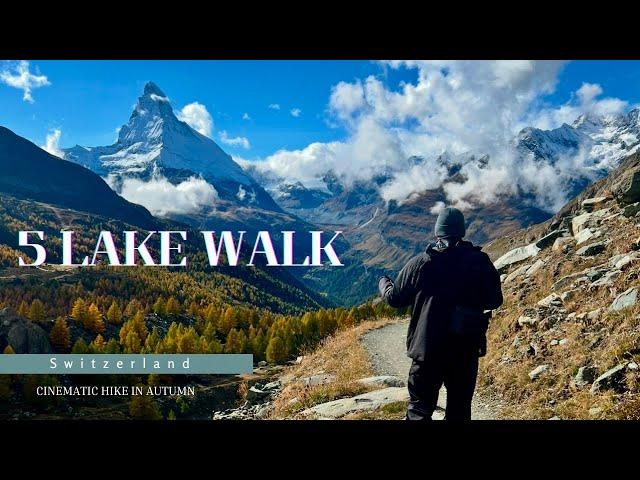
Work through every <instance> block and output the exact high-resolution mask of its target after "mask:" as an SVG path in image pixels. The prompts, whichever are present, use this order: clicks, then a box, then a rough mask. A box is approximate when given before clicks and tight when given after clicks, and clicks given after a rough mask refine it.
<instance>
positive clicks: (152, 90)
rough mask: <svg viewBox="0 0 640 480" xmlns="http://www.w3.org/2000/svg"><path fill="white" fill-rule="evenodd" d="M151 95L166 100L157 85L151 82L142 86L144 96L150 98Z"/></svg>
mask: <svg viewBox="0 0 640 480" xmlns="http://www.w3.org/2000/svg"><path fill="white" fill-rule="evenodd" d="M151 95H156V96H158V97H165V98H166V95H165V94H164V92H163V91H162V90H160V87H159V86H158V85H156V84H155V83H153V82H147V83H146V84H145V86H144V96H151Z"/></svg>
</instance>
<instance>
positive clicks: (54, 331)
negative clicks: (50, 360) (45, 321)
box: [49, 317, 71, 352]
mask: <svg viewBox="0 0 640 480" xmlns="http://www.w3.org/2000/svg"><path fill="white" fill-rule="evenodd" d="M49 338H50V339H51V344H52V345H53V346H54V347H56V349H57V350H59V351H61V352H66V351H68V350H69V348H70V347H71V332H70V331H69V326H68V325H67V321H66V320H65V319H64V318H63V317H58V318H57V319H56V321H55V323H54V324H53V327H51V332H50V333H49Z"/></svg>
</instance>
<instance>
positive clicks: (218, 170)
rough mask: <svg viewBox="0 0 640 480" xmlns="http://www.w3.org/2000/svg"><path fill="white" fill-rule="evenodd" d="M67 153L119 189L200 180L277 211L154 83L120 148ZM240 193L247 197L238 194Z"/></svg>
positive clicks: (121, 134) (80, 148)
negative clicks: (143, 182)
mask: <svg viewBox="0 0 640 480" xmlns="http://www.w3.org/2000/svg"><path fill="white" fill-rule="evenodd" d="M64 153H65V158H66V159H68V160H70V161H73V162H76V163H79V164H80V165H83V166H84V167H86V168H89V169H90V170H93V171H94V172H96V173H98V174H100V175H102V176H104V177H109V178H110V179H111V184H112V185H114V186H115V188H118V186H121V185H122V184H123V182H124V181H126V179H127V178H134V179H151V178H157V177H158V175H161V176H163V177H165V178H166V179H167V180H168V181H170V182H172V183H174V184H179V183H180V182H181V181H183V180H184V179H186V178H189V177H192V176H198V177H201V178H203V179H204V180H206V181H207V182H209V183H211V184H212V185H213V186H214V187H215V189H216V191H218V192H219V193H220V196H221V198H225V197H226V198H227V199H228V200H229V201H232V202H235V203H241V204H243V205H244V204H246V205H254V206H261V204H264V205H263V206H266V207H267V208H273V207H274V206H275V203H274V202H273V200H272V199H270V198H269V197H268V195H267V194H266V192H264V190H262V188H261V187H260V186H259V185H258V184H257V183H256V181H255V180H254V179H253V178H252V177H251V175H250V174H249V173H248V172H246V171H245V170H243V169H242V168H241V167H240V165H238V164H237V163H236V162H235V161H234V160H233V159H232V158H231V156H230V155H228V154H227V153H226V152H225V151H224V150H222V149H221V148H220V147H219V146H218V145H217V144H216V143H215V142H214V141H213V140H212V139H211V138H209V137H206V136H204V135H202V134H200V133H199V132H197V131H196V130H194V129H193V128H191V127H190V126H189V125H187V124H186V123H185V122H183V121H181V120H179V119H178V118H177V117H176V115H175V113H174V111H173V107H172V106H171V103H170V100H169V97H168V96H167V95H165V93H164V92H163V91H162V90H161V89H160V88H159V87H158V86H157V85H156V84H154V83H153V82H149V83H147V84H146V85H145V87H144V92H143V94H142V96H140V97H139V98H138V101H137V103H136V105H135V107H134V109H133V112H132V113H131V116H130V118H129V121H128V122H127V123H126V124H124V125H123V126H122V127H121V128H120V130H119V133H118V140H117V141H116V143H114V144H113V145H109V146H103V147H92V148H88V147H84V146H79V145H76V146H75V147H73V148H69V149H66V150H64ZM240 187H242V188H240ZM239 191H242V192H246V193H245V194H240V195H238V192H239ZM276 208H277V207H276Z"/></svg>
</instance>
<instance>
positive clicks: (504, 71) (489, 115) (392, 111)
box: [253, 60, 628, 209]
mask: <svg viewBox="0 0 640 480" xmlns="http://www.w3.org/2000/svg"><path fill="white" fill-rule="evenodd" d="M384 66H385V68H392V69H404V70H406V71H407V72H408V73H413V74H415V77H414V79H412V80H409V81H405V82H403V83H400V84H399V85H389V84H387V83H386V80H385V79H384V78H379V77H377V76H373V75H372V76H369V77H368V78H365V79H357V80H355V81H353V82H340V83H338V84H336V85H335V86H334V87H333V88H332V90H331V92H330V97H329V112H330V115H331V117H332V118H331V121H332V122H333V123H336V124H337V125H338V126H341V127H342V128H343V129H344V130H345V131H346V132H347V137H346V138H345V139H344V140H343V141H340V142H331V143H312V144H310V145H308V146H307V147H305V148H302V149H299V150H280V151H278V152H276V153H274V154H273V155H270V156H268V157H267V158H265V159H263V160H262V161H257V162H255V163H254V167H253V168H255V169H256V170H258V173H260V174H262V175H264V176H265V177H269V176H270V175H275V176H278V177H281V178H283V179H285V180H288V181H301V182H302V183H303V184H305V185H306V186H308V187H314V186H322V185H323V182H322V180H321V176H322V175H324V174H325V173H326V172H328V171H332V172H334V173H335V174H336V175H337V176H338V177H339V178H341V179H342V180H343V181H344V182H346V183H347V184H349V183H350V182H353V181H357V180H367V179H371V178H372V177H373V176H375V175H381V174H386V175H387V176H388V177H390V180H389V181H388V182H386V183H385V184H384V185H383V186H382V187H381V188H380V191H381V194H382V195H383V196H384V198H386V199H387V200H391V199H394V200H397V201H403V200H405V199H406V198H408V197H410V196H411V195H412V194H415V193H416V192H418V191H421V190H424V189H427V188H436V187H438V186H443V188H444V190H445V193H446V194H447V195H448V200H450V201H452V202H457V204H458V205H459V206H465V205H469V204H470V203H469V202H485V203H489V202H492V201H495V200H496V199H497V198H498V197H500V196H501V195H509V194H512V193H516V192H522V191H524V192H527V193H531V194H533V195H534V196H535V198H536V199H537V201H538V202H539V204H540V206H543V207H545V208H549V209H552V208H556V207H557V206H558V204H559V202H562V199H563V198H564V195H565V194H566V191H567V185H568V184H569V182H570V180H571V178H574V177H575V175H576V172H575V170H572V169H575V166H576V163H575V162H576V160H575V159H563V160H557V161H556V162H555V163H554V164H553V165H552V164H550V163H544V162H542V163H541V162H540V161H534V159H531V158H522V155H517V153H516V152H514V151H513V145H512V140H513V138H514V136H515V135H516V134H517V133H518V131H519V130H520V129H522V128H523V127H525V126H530V125H533V126H538V127H540V128H547V129H548V128H555V127H558V126H560V125H562V123H564V122H567V123H571V122H573V121H574V120H575V119H576V117H578V116H579V115H580V114H583V113H595V114H599V115H602V114H605V115H606V114H614V113H619V112H621V111H624V110H625V109H626V108H628V104H627V102H624V101H623V100H620V99H617V98H606V97H605V98H602V95H603V92H602V88H601V87H600V86H599V85H593V84H584V85H583V86H582V87H581V88H580V89H579V90H578V91H577V92H575V93H574V95H572V97H571V98H570V99H569V100H568V101H567V102H566V103H565V104H563V105H560V106H549V105H548V103H546V102H545V99H546V96H547V95H549V94H550V93H553V92H554V91H555V88H556V84H557V82H558V75H559V73H560V71H561V70H562V68H563V66H564V62H559V61H528V60H523V61H390V62H384ZM444 152H447V154H449V155H451V156H453V157H458V158H462V157H464V155H465V154H467V153H468V152H474V153H476V154H478V155H485V154H486V155H489V162H488V164H487V165H481V164H479V163H478V162H475V161H470V162H463V163H465V164H464V166H462V170H461V173H462V174H463V175H465V176H466V177H467V180H466V181H464V182H462V183H444V184H443V182H444V180H445V179H446V177H447V174H446V171H445V169H444V168H443V166H442V164H441V163H439V162H438V161H437V159H438V157H439V156H440V155H442V154H443V153H444ZM412 156H418V157H421V158H422V160H421V161H418V162H416V161H412V162H411V161H409V158H410V157H412ZM468 157H469V155H467V157H466V158H468ZM584 161H585V160H584V159H581V160H579V161H578V163H580V162H584Z"/></svg>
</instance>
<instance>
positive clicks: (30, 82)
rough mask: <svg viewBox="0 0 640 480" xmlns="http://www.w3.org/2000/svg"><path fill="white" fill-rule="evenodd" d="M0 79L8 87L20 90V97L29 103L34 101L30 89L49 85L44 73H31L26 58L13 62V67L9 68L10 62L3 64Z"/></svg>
mask: <svg viewBox="0 0 640 480" xmlns="http://www.w3.org/2000/svg"><path fill="white" fill-rule="evenodd" d="M0 81H1V82H2V83H4V84H6V85H8V86H10V87H13V88H17V89H19V90H22V93H23V95H22V99H23V100H24V101H25V102H29V103H33V102H34V99H33V96H32V95H31V92H32V90H34V89H36V88H40V87H46V86H47V85H51V82H49V79H48V78H47V77H46V75H41V74H40V73H39V72H36V73H32V72H31V71H30V69H29V62H27V61H26V60H22V61H20V62H18V63H17V64H13V69H11V64H7V65H5V67H4V68H3V70H2V71H0Z"/></svg>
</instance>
